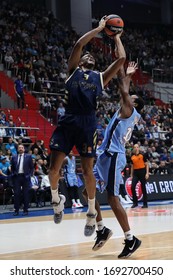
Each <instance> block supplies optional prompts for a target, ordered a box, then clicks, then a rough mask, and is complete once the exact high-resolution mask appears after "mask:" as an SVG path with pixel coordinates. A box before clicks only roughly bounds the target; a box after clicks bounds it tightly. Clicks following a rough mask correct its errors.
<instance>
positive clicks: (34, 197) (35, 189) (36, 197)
mask: <svg viewBox="0 0 173 280" xmlns="http://www.w3.org/2000/svg"><path fill="white" fill-rule="evenodd" d="M40 185H41V180H40V178H39V177H38V176H36V175H32V176H31V187H30V189H29V202H30V203H32V202H34V203H35V204H36V207H42V206H43V204H42V200H41V195H42V191H41V190H40V189H41V188H40Z"/></svg>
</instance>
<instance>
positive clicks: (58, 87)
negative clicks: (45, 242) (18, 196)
mask: <svg viewBox="0 0 173 280" xmlns="http://www.w3.org/2000/svg"><path fill="white" fill-rule="evenodd" d="M172 33H173V30H172V29H171V28H165V27H157V26H155V27H151V26H149V27H146V26H138V27H136V26H133V27H130V26H129V27H128V26H127V27H126V29H125V32H124V34H123V36H122V41H123V43H124V45H125V49H126V52H127V58H128V59H130V60H135V61H136V60H137V59H138V62H139V68H140V69H141V70H145V71H148V72H149V73H150V74H151V73H152V69H153V68H155V67H158V68H164V69H169V70H170V71H172V69H173V48H172V47H171V44H172V41H171V38H172V35H173V34H172ZM77 38H78V35H77V33H76V32H75V31H74V30H72V29H71V28H69V27H68V26H66V25H64V23H61V22H59V20H58V19H55V18H54V17H53V14H52V13H51V12H47V11H46V10H45V9H44V8H42V9H41V10H40V9H39V10H38V9H37V7H33V6H30V7H27V6H26V7H25V8H23V7H20V6H19V4H17V3H13V5H9V2H8V1H4V2H3V3H2V5H1V10H0V60H1V61H0V62H1V63H2V64H3V65H4V68H5V70H8V71H9V70H10V71H11V74H12V77H13V78H16V77H17V75H19V74H20V75H21V77H22V81H23V83H24V84H25V86H26V88H27V89H28V90H29V91H31V92H32V94H33V95H34V96H35V97H36V98H38V99H39V100H40V109H41V112H42V114H43V115H44V116H45V117H46V118H47V119H48V120H50V119H51V118H52V115H53V116H55V118H54V123H55V124H56V123H57V120H58V118H59V117H60V116H62V115H63V114H64V112H65V108H64V105H63V93H64V83H65V80H66V78H67V67H68V66H67V60H68V57H69V54H70V52H71V50H72V47H73V43H74V42H75V41H76V40H77ZM102 42H103V44H102V46H100V45H98V44H97V43H96V42H95V41H93V42H92V44H89V45H88V46H87V50H88V51H90V52H92V53H94V56H95V58H96V68H97V69H99V71H102V70H103V69H106V67H107V65H109V64H110V61H111V60H112V50H111V49H112V48H111V41H110V39H108V38H106V37H105V36H103V38H102ZM105 49H110V52H106V55H105ZM130 93H138V94H139V95H141V96H142V97H143V98H144V100H145V101H146V106H145V108H144V111H143V113H142V119H141V121H140V122H139V123H138V125H136V126H135V130H134V132H133V135H132V138H131V140H130V142H129V143H128V145H127V147H126V148H127V160H128V158H130V155H131V152H132V147H133V145H134V144H135V143H138V144H139V146H140V149H141V150H142V151H143V152H144V153H146V154H147V157H148V160H149V166H150V173H151V174H167V173H168V174H170V173H171V174H173V104H172V103H171V102H170V104H165V105H164V106H156V105H155V104H154V102H153V100H148V96H147V92H145V91H143V90H141V89H139V88H138V87H136V86H134V84H133V83H132V84H131V88H130ZM97 105H98V109H97V113H96V114H97V132H98V145H100V144H101V142H102V140H103V137H104V132H105V128H106V126H107V125H108V123H109V121H110V119H111V117H112V116H113V114H114V113H115V111H116V110H117V109H118V108H119V93H118V87H117V82H116V78H115V79H113V80H112V81H111V82H110V83H109V85H108V86H107V88H106V89H105V92H103V98H102V99H100V100H98V104H97ZM15 126H16V124H15V122H14V120H13V116H12V115H9V116H6V115H5V113H4V111H3V110H1V112H0V156H1V163H0V168H2V164H4V160H5V162H8V163H9V164H10V156H11V155H12V154H13V153H17V145H19V143H23V144H24V145H25V147H26V152H28V153H31V154H32V157H33V162H34V166H35V171H34V175H36V176H37V177H38V178H39V179H40V178H42V177H44V176H46V175H47V174H48V164H49V153H48V149H47V148H45V147H44V141H43V140H41V141H40V140H38V141H36V143H33V142H32V141H31V139H30V138H29V136H28V135H27V130H25V129H23V128H22V127H25V123H24V122H22V120H21V121H20V123H19V124H18V126H21V129H15ZM7 165H8V164H7ZM0 172H1V169H0ZM8 172H9V171H8ZM40 176H41V177H40Z"/></svg>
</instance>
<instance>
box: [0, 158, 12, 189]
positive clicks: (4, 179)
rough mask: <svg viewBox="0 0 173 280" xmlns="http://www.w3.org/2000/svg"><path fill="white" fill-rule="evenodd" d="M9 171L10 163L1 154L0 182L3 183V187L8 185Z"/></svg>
mask: <svg viewBox="0 0 173 280" xmlns="http://www.w3.org/2000/svg"><path fill="white" fill-rule="evenodd" d="M10 173H11V165H10V163H9V162H8V161H7V158H6V156H1V158H0V183H1V184H3V185H4V187H5V188H7V187H8V186H9V184H8V175H10Z"/></svg>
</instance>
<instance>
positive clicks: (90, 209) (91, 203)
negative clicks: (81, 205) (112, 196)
mask: <svg viewBox="0 0 173 280" xmlns="http://www.w3.org/2000/svg"><path fill="white" fill-rule="evenodd" d="M87 212H88V213H91V214H95V213H96V209H95V198H93V199H89V198H88V211H87Z"/></svg>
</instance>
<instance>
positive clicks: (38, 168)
mask: <svg viewBox="0 0 173 280" xmlns="http://www.w3.org/2000/svg"><path fill="white" fill-rule="evenodd" d="M34 174H35V175H37V176H41V177H44V176H45V175H46V174H45V173H44V170H43V160H42V159H41V158H39V159H38V160H36V167H35V172H34Z"/></svg>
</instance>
